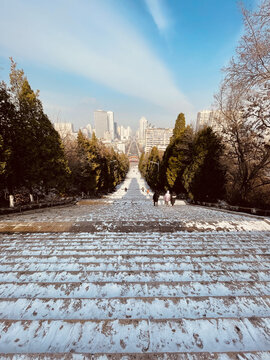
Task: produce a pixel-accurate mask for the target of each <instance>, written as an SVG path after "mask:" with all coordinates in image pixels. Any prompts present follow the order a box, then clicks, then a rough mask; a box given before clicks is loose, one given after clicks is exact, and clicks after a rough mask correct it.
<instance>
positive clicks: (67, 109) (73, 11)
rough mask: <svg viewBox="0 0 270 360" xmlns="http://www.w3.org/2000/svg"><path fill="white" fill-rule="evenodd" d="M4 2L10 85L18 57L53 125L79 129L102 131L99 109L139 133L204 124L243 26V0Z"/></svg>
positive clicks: (0, 65) (1, 75) (1, 60)
mask: <svg viewBox="0 0 270 360" xmlns="http://www.w3.org/2000/svg"><path fill="white" fill-rule="evenodd" d="M0 3H1V11H2V18H3V19H2V21H1V24H0V29H1V31H0V79H3V80H5V81H8V73H9V67H10V63H9V57H10V56H12V57H13V58H14V60H15V61H16V62H17V63H18V68H23V69H24V71H25V74H26V76H27V78H28V80H29V82H30V85H31V87H32V88H33V89H34V90H35V89H39V90H40V99H41V101H42V102H43V105H44V111H45V112H46V113H47V114H48V116H49V118H50V120H51V121H52V122H57V121H59V122H72V123H73V124H74V126H75V128H76V129H78V128H80V127H82V126H85V125H86V124H88V123H91V124H93V115H92V114H93V112H94V111H95V110H96V109H108V110H109V109H111V110H112V111H114V114H115V121H116V122H117V123H121V124H123V125H124V126H131V127H132V129H133V130H135V129H137V127H138V121H139V119H140V118H141V117H142V116H145V117H146V118H147V120H148V121H149V122H151V123H154V124H155V125H156V126H157V127H173V126H174V122H175V119H176V118H177V115H178V113H180V112H183V113H184V114H185V116H186V120H187V123H193V125H195V123H196V117H197V112H199V111H201V110H203V109H210V108H211V105H212V103H213V94H214V92H216V91H217V90H218V86H219V83H220V81H221V79H222V73H221V70H220V69H221V68H222V67H223V66H225V65H226V64H227V63H228V61H229V59H230V58H231V56H233V54H234V49H235V46H236V44H237V41H238V39H239V38H240V36H241V32H242V29H243V25H242V18H241V12H240V8H239V6H238V5H237V2H236V1H235V0H228V1H226V2H217V1H213V0H206V1H205V2H204V3H203V4H199V3H198V2H197V1H196V0H191V1H189V2H188V3H186V2H181V1H178V2H169V1H165V0H164V1H163V0H138V1H131V0H128V1H126V2H121V1H120V0H114V1H111V0H99V1H97V0H91V1H83V0H80V1H79V3H78V2H76V3H75V2H74V1H70V2H64V1H63V0H56V1H54V2H52V1H47V2H46V3H45V2H44V3H42V4H41V3H36V2H35V1H33V0H26V1H24V2H23V3H22V2H20V1H18V0H10V1H5V0H0ZM78 4H79V6H78ZM244 4H245V5H246V6H247V7H249V8H254V6H255V4H256V1H255V0H246V1H244Z"/></svg>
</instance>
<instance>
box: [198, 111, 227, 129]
mask: <svg viewBox="0 0 270 360" xmlns="http://www.w3.org/2000/svg"><path fill="white" fill-rule="evenodd" d="M219 119H220V111H219V110H203V111H199V112H198V114H197V122H196V132H198V131H200V130H201V129H203V128H204V127H205V126H210V127H211V128H212V129H213V130H214V131H216V132H220V131H221V126H220V124H219Z"/></svg>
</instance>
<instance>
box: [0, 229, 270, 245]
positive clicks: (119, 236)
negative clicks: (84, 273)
mask: <svg viewBox="0 0 270 360" xmlns="http://www.w3.org/2000/svg"><path fill="white" fill-rule="evenodd" d="M0 238H1V243H2V244H6V243H7V244H8V243H22V242H25V243H33V244H34V243H36V241H37V240H39V239H41V240H42V241H46V242H54V241H56V242H58V243H66V242H70V241H72V242H73V241H75V242H79V243H91V242H95V241H99V242H100V243H103V242H105V243H106V242H112V241H113V242H114V241H116V242H118V241H119V242H120V241H127V240H128V241H129V242H133V241H134V242H139V243H144V242H152V243H157V242H170V241H172V242H176V241H177V242H180V243H181V242H183V243H184V242H195V243H200V242H204V243H208V242H209V243H211V242H220V243H223V242H225V243H226V242H229V243H233V242H235V243H246V242H248V243H249V242H251V243H252V242H254V243H256V242H257V241H259V242H260V241H265V242H269V240H270V235H269V233H268V232H263V233H262V232H254V231H253V232H252V233H251V232H230V233H228V232H208V233H204V232H203V233H200V232H196V234H195V233H186V232H174V233H153V232H150V233H144V234H143V236H142V234H141V233H131V234H130V233H113V232H110V233H108V232H104V233H101V232H100V233H76V234H74V233H55V234H54V233H27V234H9V235H5V234H0Z"/></svg>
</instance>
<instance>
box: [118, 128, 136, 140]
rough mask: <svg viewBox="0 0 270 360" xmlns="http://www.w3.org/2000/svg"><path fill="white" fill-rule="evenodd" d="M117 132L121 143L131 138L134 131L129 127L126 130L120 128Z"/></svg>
mask: <svg viewBox="0 0 270 360" xmlns="http://www.w3.org/2000/svg"><path fill="white" fill-rule="evenodd" d="M117 132H118V134H119V138H120V140H121V141H125V140H128V139H130V138H131V135H132V130H131V127H130V126H128V127H127V128H125V127H124V126H122V125H121V126H118V128H117Z"/></svg>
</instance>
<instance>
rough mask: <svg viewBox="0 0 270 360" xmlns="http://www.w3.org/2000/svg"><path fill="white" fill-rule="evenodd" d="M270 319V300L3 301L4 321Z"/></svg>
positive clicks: (0, 315) (1, 316)
mask: <svg viewBox="0 0 270 360" xmlns="http://www.w3.org/2000/svg"><path fill="white" fill-rule="evenodd" d="M247 317H270V296H263V297H255V296H248V297H247V296H245V297H243V296H242V297H241V296H239V297H235V296H227V297H225V296H224V297H220V296H217V297H185V298H183V297H180V298H179V297H178V298H177V297H172V298H167V297H147V298H141V297H133V298H119V297H118V298H110V299H104V298H103V299H100V298H99V299H83V298H81V299H63V298H56V299H50V298H47V299H40V298H35V299H32V298H30V299H29V298H25V299H23V298H21V299H14V298H11V299H0V319H2V320H55V319H57V320H65V319H70V320H104V319H169V318H171V319H182V318H185V319H200V318H201V319H203V318H247Z"/></svg>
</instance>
